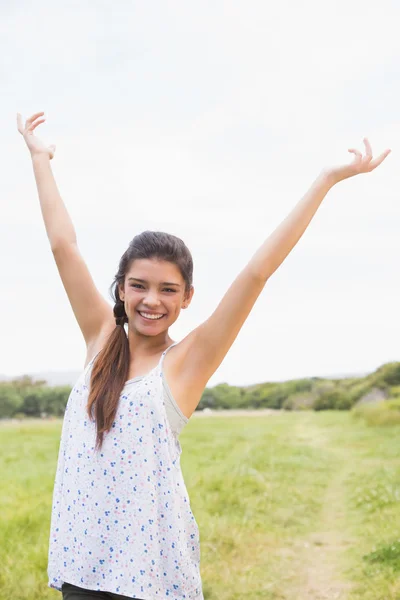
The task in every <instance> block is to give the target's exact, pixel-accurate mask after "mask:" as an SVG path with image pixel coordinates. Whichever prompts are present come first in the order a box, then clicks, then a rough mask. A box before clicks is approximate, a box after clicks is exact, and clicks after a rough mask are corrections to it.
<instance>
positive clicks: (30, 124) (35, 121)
mask: <svg viewBox="0 0 400 600" xmlns="http://www.w3.org/2000/svg"><path fill="white" fill-rule="evenodd" d="M43 115H44V112H39V113H35V114H34V115H32V116H31V117H30V118H29V119H27V120H26V121H25V126H24V125H23V123H22V116H21V115H20V114H19V113H17V125H18V131H19V132H20V134H21V135H22V136H23V138H24V140H25V142H26V145H27V146H28V148H29V151H30V153H31V156H32V158H33V157H34V156H38V155H40V154H44V155H47V156H48V157H49V159H50V160H51V159H52V158H53V156H54V153H55V151H56V147H55V146H54V145H52V146H46V144H44V142H42V141H41V140H39V138H37V137H36V136H35V135H34V133H33V132H34V130H35V129H36V127H37V126H38V125H40V124H41V123H44V122H45V120H46V119H43V118H41V117H43Z"/></svg>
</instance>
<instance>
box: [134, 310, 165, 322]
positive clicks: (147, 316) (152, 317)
mask: <svg viewBox="0 0 400 600" xmlns="http://www.w3.org/2000/svg"><path fill="white" fill-rule="evenodd" d="M138 313H139V315H140V316H141V317H142V319H145V321H159V320H160V319H162V318H163V317H165V315H164V314H161V313H153V314H152V313H147V312H142V311H140V310H138Z"/></svg>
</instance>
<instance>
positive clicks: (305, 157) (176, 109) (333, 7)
mask: <svg viewBox="0 0 400 600" xmlns="http://www.w3.org/2000/svg"><path fill="white" fill-rule="evenodd" d="M399 23H400V5H399V3H398V2H396V0H393V1H390V0H380V2H379V3H378V2H375V1H372V0H363V1H361V0H352V1H351V2H349V1H348V0H335V2H333V1H332V2H329V3H328V2H320V1H317V0H303V1H302V2H295V1H294V0H280V1H279V2H275V1H274V2H272V1H268V0H263V1H261V0H260V1H256V0H240V1H236V0H229V1H228V0H227V1H221V0H213V1H209V0H202V2H192V1H188V0H181V1H179V2H178V1H175V0H167V1H162V0H158V1H152V0H147V1H146V2H139V1H134V0H130V1H127V0H119V1H118V2H106V1H103V0H102V1H100V0H96V1H94V0H92V1H87V2H76V1H70V2H68V3H54V2H50V0H45V1H43V0H42V1H41V0H37V1H36V2H35V3H34V4H32V3H30V2H29V3H28V2H19V1H15V2H10V0H9V1H8V2H2V3H1V4H0V52H1V56H2V61H1V89H2V92H1V106H2V132H3V135H2V140H1V144H0V160H1V165H2V169H1V200H2V219H1V223H0V255H1V278H0V286H1V288H0V332H1V347H0V373H2V374H5V375H18V374H22V373H27V372H30V373H31V372H38V371H63V370H75V369H77V370H79V369H81V368H82V367H83V363H84V359H85V347H84V343H83V338H82V337H81V333H80V331H79V328H78V326H77V325H76V323H75V320H74V317H73V314H72V311H71V309H70V307H69V304H68V300H67V298H66V295H65V292H64V290H63V288H62V284H61V282H60V280H59V278H58V273H57V270H56V268H55V265H54V262H53V257H52V254H51V251H50V248H49V244H48V240H47V236H46V233H45V230H44V226H43V224H42V219H41V214H40V209H39V203H38V199H37V193H36V187H35V183H34V178H33V173H32V167H31V162H30V157H29V152H28V150H27V148H26V147H25V144H24V142H23V140H22V138H21V137H20V135H19V134H18V133H17V131H16V127H15V113H16V112H17V111H19V112H21V113H22V114H23V115H24V116H27V115H30V114H32V113H33V112H36V111H39V110H44V111H45V112H46V117H47V123H46V124H45V125H42V126H41V128H40V136H41V137H43V139H44V140H45V141H47V142H48V143H55V144H56V145H57V152H56V156H55V159H54V160H53V161H52V166H53V169H54V172H55V175H56V179H57V182H58V185H59V188H60V191H61V194H62V196H63V198H64V201H65V203H66V205H67V207H68V210H69V211H70V214H71V216H72V219H73V221H74V224H75V227H76V230H77V235H78V242H79V245H80V248H81V251H82V253H83V255H84V258H85V260H86V262H87V264H88V266H89V268H90V270H91V272H92V274H93V277H94V279H95V282H96V284H97V285H98V287H99V289H100V290H101V292H102V293H103V294H104V296H105V297H107V298H108V299H109V297H108V287H109V285H110V284H111V282H112V279H113V276H114V273H115V271H116V269H117V265H118V261H119V257H120V255H121V254H122V253H123V252H124V250H125V249H126V247H127V245H128V243H129V241H130V239H131V238H132V237H133V236H134V235H135V234H136V233H139V232H140V231H142V230H144V229H159V230H164V231H168V232H170V233H173V234H175V235H178V236H180V237H181V238H183V239H184V241H185V242H186V244H187V245H188V246H189V248H190V249H191V251H192V253H193V257H194V263H195V273H194V283H195V296H194V299H193V302H192V304H191V307H190V309H189V310H188V311H183V312H182V314H181V316H180V318H179V320H178V322H177V324H175V325H174V327H173V329H172V331H171V334H172V337H173V338H174V339H176V340H179V339H181V338H182V337H183V336H184V335H186V334H187V333H188V332H189V331H190V330H191V329H192V328H194V327H195V326H197V325H198V324H199V323H201V322H202V321H203V320H204V319H206V318H207V317H208V316H209V314H210V313H211V312H212V310H213V309H214V308H215V306H216V305H217V303H218V302H219V300H220V299H221V297H222V295H223V294H224V292H225V290H226V289H227V287H228V286H229V285H230V283H231V281H232V280H233V279H234V277H235V276H236V275H237V273H238V272H239V270H240V269H241V268H242V267H244V265H245V264H246V263H247V261H248V260H249V259H250V257H251V256H252V254H253V252H254V251H255V250H256V249H257V247H258V246H259V245H260V244H261V243H262V242H263V240H264V239H265V238H266V237H267V236H268V235H269V234H270V233H271V232H272V231H273V229H274V228H275V227H276V226H277V225H278V224H279V222H280V221H281V220H282V219H283V218H284V217H285V216H286V214H287V213H288V212H289V211H290V210H291V208H292V207H293V206H294V205H295V204H296V202H297V201H298V200H299V199H300V197H301V196H302V194H303V193H304V192H305V191H306V190H307V188H308V187H309V186H310V185H311V183H312V181H313V180H314V179H315V177H316V176H317V175H318V173H319V171H320V170H321V169H322V168H323V167H324V166H327V165H330V164H336V163H339V162H343V161H348V160H349V159H350V155H348V153H347V149H348V148H349V147H354V146H357V145H358V146H359V147H360V148H362V138H363V137H364V136H365V135H367V136H368V137H369V139H370V141H371V144H372V147H373V150H374V151H375V153H376V154H378V153H380V152H381V151H382V150H384V149H385V148H386V147H391V148H392V154H391V156H389V158H388V159H387V160H386V162H385V163H384V164H383V165H382V166H381V168H380V169H379V170H377V171H375V172H374V173H372V174H369V175H363V176H359V177H357V178H354V179H352V180H349V181H345V182H343V183H341V184H339V185H338V186H337V187H336V188H334V189H333V190H332V191H331V192H330V193H329V195H328V196H327V198H326V199H325V201H324V203H323V205H322V206H321V208H320V209H319V211H318V213H317V215H316V217H315V218H314V220H313V221H312V223H311V225H310V227H309V228H308V230H307V232H306V233H305V235H304V237H303V238H302V239H301V240H300V242H299V243H298V245H297V246H296V248H295V249H294V251H293V252H292V254H291V255H290V256H289V257H288V258H287V260H286V261H285V263H284V264H283V265H282V266H281V267H280V268H279V270H278V271H277V272H276V273H275V274H274V275H273V277H272V278H271V279H270V280H269V281H268V283H267V285H266V287H265V290H264V292H263V293H262V295H261V296H260V298H259V299H258V301H257V304H256V306H255V308H254V310H253V312H252V313H251V315H250V317H249V318H248V320H247V322H246V324H245V325H244V327H243V329H242V331H241V333H240V334H239V337H238V338H237V340H236V342H235V344H234V346H233V347H232V349H231V350H230V352H229V354H228V356H227V357H226V359H225V361H224V362H223V364H222V365H221V367H220V368H219V370H218V371H217V373H216V374H215V375H214V377H213V378H212V380H211V382H210V383H211V384H216V383H220V382H228V383H230V384H251V383H257V382H261V381H267V380H282V379H290V378H295V377H305V376H312V375H322V376H323V375H330V374H347V373H365V372H370V371H372V370H374V369H376V368H377V367H379V366H380V365H381V364H383V363H385V362H388V361H393V360H396V361H397V360H399V359H400V352H399V338H400V335H399V334H400V325H399V317H398V314H399V309H398V307H399V301H400V284H399V278H398V264H399V255H400V236H399V235H398V230H399V226H400V209H399V201H398V197H399V192H400V180H399V179H400V178H399V164H400V163H399V161H400V152H399V149H400V117H399V110H400V84H399V78H398V66H399V61H400V36H399V35H398V24H399ZM109 301H110V302H111V300H110V299H109Z"/></svg>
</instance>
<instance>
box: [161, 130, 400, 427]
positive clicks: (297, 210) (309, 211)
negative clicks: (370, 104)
mask: <svg viewBox="0 0 400 600" xmlns="http://www.w3.org/2000/svg"><path fill="white" fill-rule="evenodd" d="M364 143H365V149H366V154H365V156H364V157H363V156H362V154H361V152H359V151H358V150H353V149H352V150H349V152H352V153H353V154H354V155H355V157H354V161H353V162H352V163H351V164H350V165H346V166H341V167H335V168H331V169H326V170H324V171H323V172H322V173H321V174H320V176H319V177H318V178H317V179H316V181H315V182H314V183H313V184H312V186H311V188H310V189H309V190H308V192H307V193H306V194H305V195H304V196H303V198H302V199H301V200H300V202H299V203H298V204H297V205H296V206H295V207H294V209H293V210H292V211H291V212H290V213H289V215H288V216H287V217H286V219H284V221H283V222H282V223H281V224H280V225H279V226H278V227H277V228H276V230H275V231H274V232H273V233H272V234H271V235H270V236H269V237H268V238H267V239H266V240H265V242H264V243H263V244H262V245H261V247H260V248H259V249H258V250H257V252H256V253H255V254H254V256H253V257H252V259H251V260H250V262H249V263H248V264H247V265H246V267H245V268H244V269H243V270H242V272H241V273H240V274H239V275H238V277H237V278H236V279H235V281H234V282H233V283H232V285H231V286H230V288H229V289H228V291H227V292H226V294H225V296H224V297H223V298H222V300H221V302H220V304H219V305H218V307H217V308H216V310H215V311H214V313H213V314H212V315H211V316H210V317H209V318H208V319H207V320H206V321H205V322H204V323H203V324H202V325H200V326H199V327H197V328H196V329H195V330H194V331H192V332H191V333H190V334H189V335H188V336H187V337H186V338H185V339H184V340H183V341H182V342H181V343H180V344H179V345H178V346H177V347H176V348H177V349H176V352H175V356H176V360H175V361H174V364H173V366H171V370H173V377H174V379H176V380H177V381H178V382H179V387H180V390H178V393H179V394H180V396H181V397H182V398H184V397H187V398H188V400H187V403H188V405H187V406H185V407H184V408H185V411H186V415H187V416H189V415H190V414H191V413H192V412H193V411H194V410H195V408H196V406H197V403H198V401H199V400H200V395H201V392H202V389H203V388H204V386H205V385H206V383H207V381H208V380H209V378H210V377H211V375H212V374H213V373H214V372H215V371H216V369H217V368H218V366H219V365H220V364H221V362H222V360H223V359H224V357H225V355H226V353H227V352H228V350H229V348H230V347H231V345H232V344H233V342H234V340H235V338H236V336H237V335H238V333H239V331H240V329H241V327H242V325H243V323H244V322H245V320H246V318H247V317H248V315H249V313H250V311H251V309H252V308H253V306H254V303H255V301H256V300H257V298H258V296H259V295H260V293H261V291H262V290H263V288H264V286H265V284H266V282H267V280H268V279H269V278H270V277H271V275H272V274H273V273H274V272H275V271H276V270H277V269H278V267H279V266H280V265H281V264H282V262H283V261H284V260H285V258H286V257H287V256H288V254H289V253H290V252H291V250H292V249H293V248H294V246H295V245H296V244H297V242H298V241H299V239H300V238H301V236H302V235H303V233H304V232H305V230H306V229H307V227H308V225H309V223H310V221H311V219H312V218H313V216H314V215H315V213H316V211H317V209H318V207H319V206H320V204H321V202H322V200H323V199H324V198H325V196H326V194H327V193H328V191H329V190H330V189H331V188H332V187H333V186H334V185H335V184H336V183H338V182H339V181H342V180H343V179H347V178H348V177H352V176H353V175H356V174H358V173H367V172H370V171H372V170H374V169H375V168H376V167H377V166H378V165H380V164H381V163H382V162H383V160H384V159H385V158H386V156H387V155H388V154H389V152H390V151H389V150H387V151H386V152H384V153H383V154H381V155H380V156H379V157H378V158H376V159H375V160H373V158H372V150H371V147H370V145H369V142H368V140H366V139H365V140H364ZM171 362H172V359H171ZM181 390H185V392H186V396H185V394H183V393H180V391H181ZM188 391H189V392H188Z"/></svg>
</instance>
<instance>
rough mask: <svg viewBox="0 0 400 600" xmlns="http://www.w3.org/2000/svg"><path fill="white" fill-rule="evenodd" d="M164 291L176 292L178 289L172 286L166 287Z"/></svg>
mask: <svg viewBox="0 0 400 600" xmlns="http://www.w3.org/2000/svg"><path fill="white" fill-rule="evenodd" d="M163 291H164V292H176V290H174V289H172V288H164V290H163Z"/></svg>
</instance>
